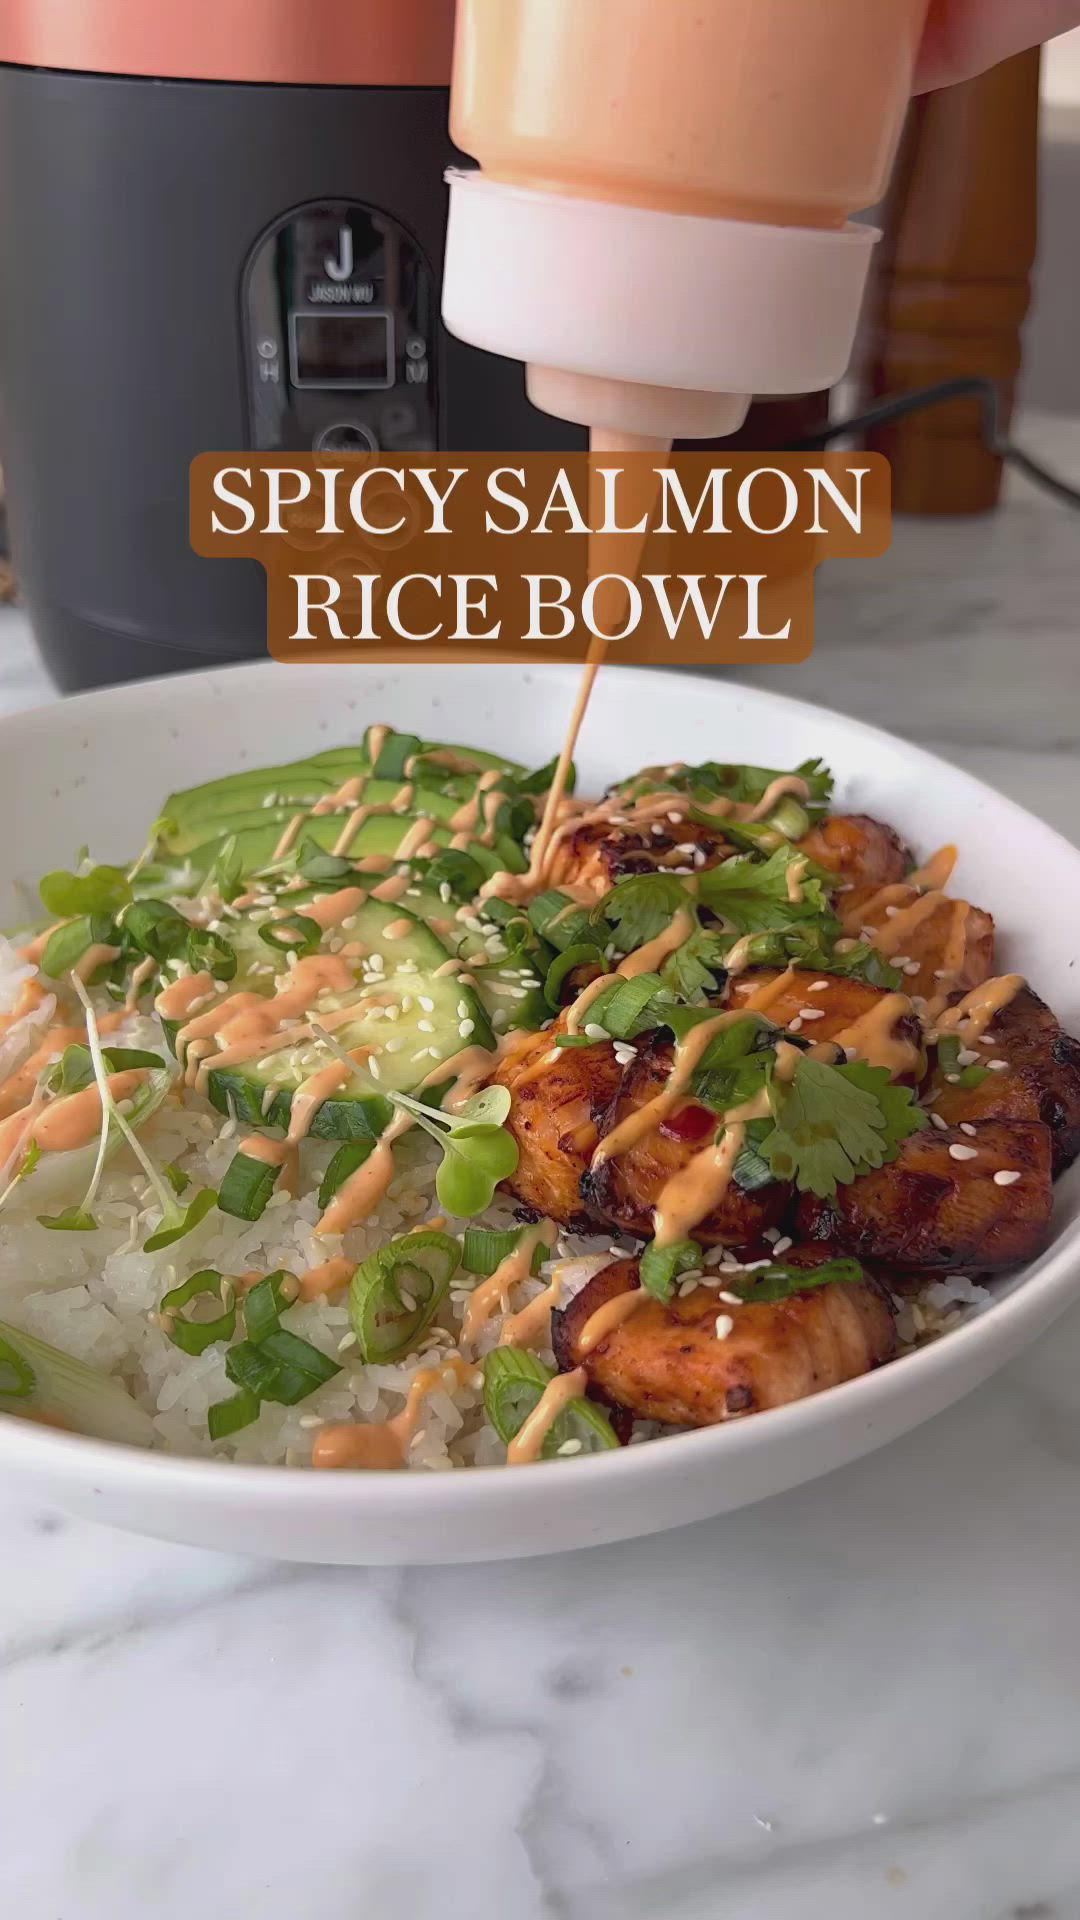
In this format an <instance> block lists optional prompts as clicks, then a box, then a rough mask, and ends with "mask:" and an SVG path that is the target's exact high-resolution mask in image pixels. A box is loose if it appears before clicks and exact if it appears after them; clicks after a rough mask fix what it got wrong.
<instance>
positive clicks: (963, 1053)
mask: <svg viewBox="0 0 1080 1920" xmlns="http://www.w3.org/2000/svg"><path fill="white" fill-rule="evenodd" d="M978 1058H979V1056H978V1054H977V1053H973V1052H972V1050H971V1048H970V1047H961V1049H960V1051H959V1053H958V1054H957V1056H956V1064H957V1066H958V1067H973V1066H974V1065H975V1063H976V1061H977V1060H978Z"/></svg>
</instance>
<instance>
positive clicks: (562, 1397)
mask: <svg viewBox="0 0 1080 1920" xmlns="http://www.w3.org/2000/svg"><path fill="white" fill-rule="evenodd" d="M588 1384H589V1376H588V1374H587V1373H586V1371H585V1369H584V1367H576V1368H575V1369H574V1371H573V1373H557V1374H556V1375H555V1378H554V1380H552V1381H550V1382H549V1383H548V1385H547V1386H546V1387H545V1388H544V1391H543V1393H542V1394H541V1396H540V1399H539V1400H538V1401H537V1403H536V1406H535V1407H534V1408H533V1410H532V1412H531V1413H530V1415H529V1417H528V1419H527V1420H526V1421H525V1423H524V1425H523V1426H522V1428H521V1431H520V1433H518V1434H517V1435H516V1437H515V1438H514V1439H513V1440H511V1442H510V1445H509V1447H508V1448H507V1450H506V1464H507V1466H508V1467H526V1466H531V1465H532V1462H533V1461H534V1460H539V1458H540V1455H541V1453H542V1451H543V1447H544V1441H545V1440H546V1439H547V1437H548V1434H549V1433H550V1432H551V1429H552V1427H553V1426H554V1425H555V1422H556V1420H557V1419H558V1418H559V1415H560V1414H561V1413H565V1411H566V1409H567V1407H568V1406H569V1405H570V1402H571V1401H572V1400H580V1399H581V1397H582V1395H583V1394H584V1392H585V1389H586V1387H587V1386H588Z"/></svg>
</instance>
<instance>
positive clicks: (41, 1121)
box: [0, 1067, 147, 1165]
mask: <svg viewBox="0 0 1080 1920" xmlns="http://www.w3.org/2000/svg"><path fill="white" fill-rule="evenodd" d="M146 1075H147V1069H146V1068H145V1067H131V1068H128V1069H127V1070H126V1071H125V1072H123V1073H110V1074H109V1076H108V1087H109V1092H110V1093H111V1095H112V1097H113V1099H114V1100H115V1101H116V1102H117V1104H119V1102H120V1101H121V1100H130V1099H131V1097H132V1095H133V1094H134V1093H136V1092H137V1091H138V1089H139V1087H141V1086H142V1084H143V1082H144V1080H145V1079H146ZM25 1122H26V1115H25V1114H23V1113H15V1114H13V1115H12V1116H11V1118H10V1119H9V1120H6V1121H5V1122H4V1124H3V1125H2V1126H0V1165H2V1164H3V1163H4V1162H5V1161H6V1160H7V1159H8V1158H9V1156H10V1155H11V1153H12V1152H13V1151H14V1150H15V1149H16V1147H17V1146H18V1147H21V1146H29V1144H30V1141H31V1139H33V1140H36V1142H37V1144H38V1146H39V1148H40V1149H41V1152H42V1153H73V1152H74V1151H75V1149H76V1148H77V1147H86V1146H89V1144H90V1142H91V1141H92V1140H96V1139H97V1137H98V1134H99V1133H100V1132H101V1092H100V1089H99V1088H98V1086H97V1084H96V1082H95V1083H94V1084H93V1085H92V1086H89V1087H83V1089H82V1090H81V1092H79V1093H69V1094H65V1095H64V1096H63V1097H62V1098H61V1099H58V1100H51V1101H50V1102H49V1104H48V1105H47V1106H46V1107H43V1108H42V1110H41V1112H40V1113H39V1115H38V1117H37V1118H36V1120H35V1121H34V1123H33V1125H32V1127H31V1128H30V1129H29V1130H27V1129H26V1126H25ZM20 1135H22V1136H23V1137H22V1138H20Z"/></svg>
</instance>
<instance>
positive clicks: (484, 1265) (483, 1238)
mask: <svg viewBox="0 0 1080 1920" xmlns="http://www.w3.org/2000/svg"><path fill="white" fill-rule="evenodd" d="M528 1232H529V1228H528V1227H518V1228H517V1229H516V1230H515V1229H514V1228H510V1229H509V1230H508V1231H507V1232H506V1233H499V1232H497V1231H496V1230H495V1229H494V1228H492V1227H466V1229H465V1237H464V1240H463V1242H462V1248H461V1264H462V1266H463V1267H464V1268H465V1270H466V1272H467V1273H476V1274H479V1275H480V1278H481V1279H482V1280H486V1279H487V1278H488V1276H489V1275H490V1274H493V1273H494V1272H495V1270H496V1268H497V1267H501V1266H502V1263H503V1261H504V1260H508V1259H509V1258H510V1255H511V1254H512V1253H516V1252H517V1249H518V1247H519V1246H520V1245H521V1241H522V1238H523V1236H524V1235H525V1234H526V1233H528ZM549 1251H550V1250H549V1249H548V1248H547V1247H545V1246H544V1244H543V1242H542V1241H537V1244H536V1247H535V1249H534V1251H533V1257H532V1265H531V1267H530V1269H529V1271H530V1272H531V1273H534V1274H536V1273H539V1271H540V1269H541V1267H542V1266H543V1264H544V1261H545V1260H546V1259H547V1258H548V1256H549Z"/></svg>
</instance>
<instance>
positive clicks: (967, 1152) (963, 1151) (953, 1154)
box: [949, 1144, 978, 1160]
mask: <svg viewBox="0 0 1080 1920" xmlns="http://www.w3.org/2000/svg"><path fill="white" fill-rule="evenodd" d="M949 1158H950V1160H977V1159H978V1148H977V1147H961V1146H960V1145H959V1144H954V1145H953V1146H951V1147H950V1148H949Z"/></svg>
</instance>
